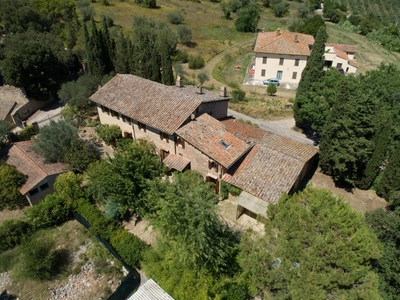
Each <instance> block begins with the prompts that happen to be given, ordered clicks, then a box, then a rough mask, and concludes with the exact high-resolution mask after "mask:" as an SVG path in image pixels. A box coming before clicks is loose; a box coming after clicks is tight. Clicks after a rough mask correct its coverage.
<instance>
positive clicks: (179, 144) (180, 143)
mask: <svg viewBox="0 0 400 300" xmlns="http://www.w3.org/2000/svg"><path fill="white" fill-rule="evenodd" d="M176 144H177V145H178V146H179V147H181V148H183V149H185V141H184V140H183V139H182V138H180V137H179V136H177V137H176Z"/></svg>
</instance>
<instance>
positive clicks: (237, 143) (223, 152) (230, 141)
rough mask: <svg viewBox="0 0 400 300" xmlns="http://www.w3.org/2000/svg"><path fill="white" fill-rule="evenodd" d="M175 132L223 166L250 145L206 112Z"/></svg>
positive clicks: (231, 161)
mask: <svg viewBox="0 0 400 300" xmlns="http://www.w3.org/2000/svg"><path fill="white" fill-rule="evenodd" d="M176 134H177V135H179V136H180V137H182V138H183V139H184V140H186V141H187V142H188V143H190V144H191V145H193V146H194V147H196V148H197V149H199V150H200V151H202V152H203V153H205V154H206V155H207V156H209V157H210V158H212V159H213V160H215V161H216V162H218V163H219V164H220V165H222V166H223V167H225V168H229V167H230V166H231V165H232V164H234V163H235V162H236V161H237V160H238V159H239V158H240V157H242V156H243V155H244V154H245V153H246V152H247V151H248V150H249V149H250V148H251V147H252V145H250V144H248V143H246V142H245V141H243V140H242V139H240V138H238V137H236V136H235V135H234V134H232V133H230V132H228V131H227V130H226V129H225V126H224V125H223V124H222V123H221V122H219V121H218V120H216V119H214V118H213V117H211V116H209V115H208V114H203V115H201V116H200V117H198V118H196V119H194V120H193V121H191V122H189V123H188V124H186V125H184V126H182V127H181V128H179V129H178V130H177V131H176Z"/></svg>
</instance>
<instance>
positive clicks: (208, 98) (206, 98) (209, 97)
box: [172, 85, 231, 102]
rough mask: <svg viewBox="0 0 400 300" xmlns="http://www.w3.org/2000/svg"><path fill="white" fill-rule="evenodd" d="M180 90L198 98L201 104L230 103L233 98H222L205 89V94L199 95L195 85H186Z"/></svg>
mask: <svg viewBox="0 0 400 300" xmlns="http://www.w3.org/2000/svg"><path fill="white" fill-rule="evenodd" d="M175 88H176V87H172V89H175ZM179 89H180V90H181V92H183V93H186V94H188V95H193V96H195V97H197V99H199V100H200V101H201V102H214V101H228V100H230V99H231V97H221V96H220V95H219V94H218V93H215V92H212V91H209V90H206V89H205V88H204V87H203V92H202V93H201V94H198V93H197V86H194V85H185V86H183V87H181V88H179Z"/></svg>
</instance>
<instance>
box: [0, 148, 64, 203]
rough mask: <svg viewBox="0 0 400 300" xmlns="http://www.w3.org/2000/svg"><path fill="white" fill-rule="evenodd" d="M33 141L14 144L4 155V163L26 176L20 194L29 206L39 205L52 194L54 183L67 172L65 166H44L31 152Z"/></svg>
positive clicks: (39, 158)
mask: <svg viewBox="0 0 400 300" xmlns="http://www.w3.org/2000/svg"><path fill="white" fill-rule="evenodd" d="M32 144H33V141H24V142H18V143H14V144H13V145H12V146H11V147H10V148H9V149H7V150H6V151H5V153H4V156H5V162H6V163H7V164H8V165H10V166H14V167H15V168H16V169H17V170H18V171H19V172H21V173H22V174H24V175H26V176H27V180H26V182H25V184H24V185H23V186H22V187H21V188H20V190H19V191H20V193H21V194H22V195H23V196H24V197H26V199H27V200H28V202H29V204H30V205H35V204H37V203H39V201H40V200H42V199H44V197H45V196H46V195H48V194H51V193H53V192H54V188H53V185H54V182H55V181H56V178H57V176H58V175H60V174H61V173H64V172H66V171H67V170H68V166H67V165H66V164H61V163H55V164H45V163H44V162H43V158H42V157H40V156H38V155H37V154H36V153H35V152H33V151H32V150H31V147H32Z"/></svg>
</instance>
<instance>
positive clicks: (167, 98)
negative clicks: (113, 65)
mask: <svg viewBox="0 0 400 300" xmlns="http://www.w3.org/2000/svg"><path fill="white" fill-rule="evenodd" d="M90 99H91V100H92V101H93V102H95V103H96V104H97V111H98V114H99V118H100V122H101V123H102V124H113V125H118V126H119V127H120V128H121V130H122V132H123V135H124V136H125V137H128V138H132V139H138V138H145V139H148V140H150V141H151V142H153V143H154V144H155V146H156V148H157V149H158V151H159V156H160V160H161V161H162V162H163V163H164V164H165V165H166V166H168V167H169V168H170V169H171V170H177V171H184V170H187V169H192V170H195V171H198V172H199V173H200V174H202V175H203V176H204V179H205V180H206V181H209V182H213V183H214V184H215V185H214V186H215V191H216V193H219V191H220V186H221V185H220V183H221V181H225V182H228V183H230V184H232V185H234V186H237V187H239V188H240V189H242V190H243V191H244V193H242V194H245V195H247V194H248V195H250V196H249V197H247V198H246V199H247V200H243V199H242V200H241V201H242V202H241V204H240V207H241V208H243V209H242V210H244V209H247V210H249V211H250V212H252V213H255V214H262V215H265V212H266V207H267V204H268V203H276V201H277V200H278V199H279V197H280V196H281V194H282V193H289V192H292V191H295V190H296V189H297V188H298V187H300V186H301V183H302V182H303V180H304V179H305V178H306V177H307V174H308V173H309V171H310V170H311V169H312V166H313V162H314V157H315V156H316V154H317V149H316V148H315V147H312V146H309V145H304V144H302V143H299V142H297V141H293V140H291V139H288V138H284V137H281V136H278V135H276V134H273V133H270V132H268V131H264V130H262V129H259V128H258V129H259V130H260V131H259V132H257V138H252V137H251V134H250V135H246V132H248V131H249V128H247V127H246V126H244V125H246V124H243V123H241V122H238V121H237V122H235V124H239V125H240V124H242V125H243V126H244V127H240V128H239V127H233V126H230V125H229V124H230V123H229V120H230V118H228V101H229V100H230V98H229V97H228V96H227V93H226V88H225V87H222V88H221V90H220V92H219V93H214V92H211V91H208V90H205V89H203V88H202V87H201V86H200V85H199V86H197V87H195V86H183V85H182V83H181V81H180V80H179V77H178V80H177V84H176V85H175V86H165V85H163V84H160V83H157V82H153V81H150V80H147V79H143V78H140V77H137V76H134V75H127V74H125V75H121V74H118V75H116V76H115V77H114V78H113V79H111V80H110V81H109V82H108V83H107V84H105V85H104V86H103V87H101V88H100V89H99V90H98V91H97V92H96V93H95V94H93V95H92V96H91V97H90ZM227 122H228V123H227ZM231 122H233V121H231ZM247 126H250V125H247ZM250 127H252V126H250ZM252 128H254V127H252ZM242 132H243V133H242ZM249 136H250V137H249ZM257 166H258V168H257ZM253 202H255V203H258V204H257V205H255V204H254V205H253V204H252V203H253ZM249 203H250V204H249ZM260 204H261V205H260Z"/></svg>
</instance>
